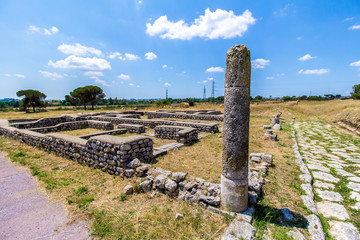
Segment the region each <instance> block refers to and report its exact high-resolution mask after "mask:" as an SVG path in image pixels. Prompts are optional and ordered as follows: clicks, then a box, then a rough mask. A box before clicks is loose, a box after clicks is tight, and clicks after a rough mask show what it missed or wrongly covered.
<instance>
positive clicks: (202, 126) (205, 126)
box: [91, 116, 219, 133]
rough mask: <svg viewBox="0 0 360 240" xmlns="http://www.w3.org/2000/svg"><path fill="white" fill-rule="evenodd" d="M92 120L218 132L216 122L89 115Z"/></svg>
mask: <svg viewBox="0 0 360 240" xmlns="http://www.w3.org/2000/svg"><path fill="white" fill-rule="evenodd" d="M91 119H93V120H99V121H109V122H112V123H113V124H135V125H144V126H148V127H150V128H155V127H156V126H159V125H170V126H181V127H192V128H196V129H197V130H198V131H199V132H210V133H217V132H219V124H218V123H193V122H177V121H170V120H152V119H149V120H148V119H132V118H103V117H98V116H95V117H91Z"/></svg>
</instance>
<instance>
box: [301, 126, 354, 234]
mask: <svg viewBox="0 0 360 240" xmlns="http://www.w3.org/2000/svg"><path fill="white" fill-rule="evenodd" d="M294 126H295V129H296V131H297V139H298V144H299V148H300V152H301V155H302V156H303V160H304V162H305V164H306V165H307V167H308V169H309V170H310V172H311V174H312V176H313V178H314V182H313V185H312V187H313V191H314V195H315V196H316V197H315V202H316V208H317V210H318V212H319V213H320V214H322V215H323V216H324V217H325V218H326V219H327V220H328V223H329V226H330V229H329V232H330V234H331V235H332V236H333V237H334V239H339V240H340V239H341V240H348V239H349V240H350V239H351V240H360V234H359V229H357V228H356V227H355V226H354V224H355V225H356V224H360V222H356V221H359V220H358V219H355V218H352V217H351V216H352V215H357V216H359V214H360V211H359V210H360V148H359V147H358V146H357V145H355V144H354V142H353V141H352V140H351V135H350V134H346V133H343V132H341V131H339V130H338V129H337V128H335V127H334V126H331V125H325V124H322V123H318V122H310V123H307V122H303V123H296V124H295V125H294Z"/></svg>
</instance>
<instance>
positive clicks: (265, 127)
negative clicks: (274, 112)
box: [263, 125, 271, 129]
mask: <svg viewBox="0 0 360 240" xmlns="http://www.w3.org/2000/svg"><path fill="white" fill-rule="evenodd" d="M263 128H264V129H271V125H264V126H263Z"/></svg>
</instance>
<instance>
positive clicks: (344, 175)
mask: <svg viewBox="0 0 360 240" xmlns="http://www.w3.org/2000/svg"><path fill="white" fill-rule="evenodd" d="M336 173H337V174H339V175H340V176H343V177H355V175H354V174H352V173H349V172H347V171H345V170H342V169H336Z"/></svg>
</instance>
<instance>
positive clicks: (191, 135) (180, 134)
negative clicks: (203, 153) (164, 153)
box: [155, 125, 198, 143]
mask: <svg viewBox="0 0 360 240" xmlns="http://www.w3.org/2000/svg"><path fill="white" fill-rule="evenodd" d="M155 137H157V138H164V139H173V140H176V141H177V142H180V143H190V142H194V141H197V140H198V130H197V129H195V128H189V127H176V126H167V125H159V126H156V127H155Z"/></svg>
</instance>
